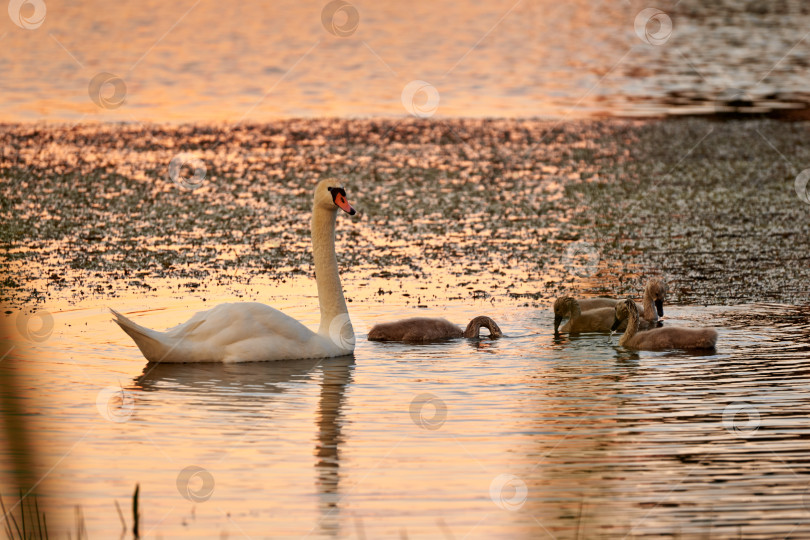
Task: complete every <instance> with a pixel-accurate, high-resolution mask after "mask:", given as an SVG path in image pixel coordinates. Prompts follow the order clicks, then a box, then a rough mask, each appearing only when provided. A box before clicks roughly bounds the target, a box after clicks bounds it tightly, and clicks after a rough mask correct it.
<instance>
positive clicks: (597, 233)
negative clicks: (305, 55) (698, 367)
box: [0, 119, 810, 306]
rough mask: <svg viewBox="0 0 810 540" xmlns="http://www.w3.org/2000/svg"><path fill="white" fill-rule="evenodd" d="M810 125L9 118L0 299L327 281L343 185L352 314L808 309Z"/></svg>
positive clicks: (1, 190) (342, 228)
mask: <svg viewBox="0 0 810 540" xmlns="http://www.w3.org/2000/svg"><path fill="white" fill-rule="evenodd" d="M808 126H810V124H807V123H781V122H776V121H770V120H747V121H734V122H726V123H722V122H712V121H709V120H701V119H683V120H668V121H648V122H630V121H618V120H614V121H577V122H566V123H552V122H541V121H513V120H491V121H487V120H448V121H442V120H430V121H415V120H401V121H397V120H390V121H386V120H303V121H284V122H277V123H271V124H262V125H251V126H236V127H235V126H215V125H206V126H180V127H174V126H172V127H166V126H146V127H144V126H140V125H80V126H77V127H53V126H50V127H48V126H32V125H4V126H2V128H1V129H0V132H1V133H2V134H1V135H0V147H1V148H2V156H1V157H0V194H1V196H2V210H3V214H4V216H5V217H4V220H3V226H2V228H0V242H2V272H3V273H2V293H1V294H2V298H3V300H2V301H3V303H4V304H5V305H10V306H19V305H22V304H29V305H31V304H34V303H37V302H47V299H48V297H49V296H51V297H54V296H56V297H58V298H60V299H65V300H70V299H71V298H74V299H80V298H87V297H92V296H98V297H99V298H108V297H115V296H116V295H117V294H119V293H121V292H122V291H124V290H136V291H142V293H143V294H144V295H145V296H149V295H166V294H170V295H180V296H182V295H199V296H203V297H204V296H205V295H206V294H207V293H206V291H207V290H210V289H211V288H217V287H222V286H226V287H227V288H228V290H230V291H233V292H234V294H236V295H239V294H240V293H239V291H240V290H246V287H247V285H248V284H249V283H251V282H252V281H253V280H262V281H263V282H266V281H268V280H269V281H282V280H290V279H296V278H304V277H307V276H311V275H312V270H313V269H312V263H311V258H310V253H309V206H310V200H311V188H312V186H313V185H314V183H315V182H316V181H317V180H318V179H321V178H325V177H330V176H335V177H341V178H344V179H345V182H346V187H347V191H348V193H349V196H350V199H351V200H352V203H353V204H354V205H355V206H356V207H357V208H358V209H359V210H360V215H359V216H358V217H357V218H356V219H353V220H352V219H349V218H348V217H346V216H341V218H340V219H339V225H338V236H339V239H338V246H339V248H338V249H339V253H338V258H339V261H340V265H341V268H342V272H343V275H344V281H345V283H344V284H345V285H346V288H347V290H348V296H349V297H350V298H351V299H352V300H353V301H371V300H375V301H379V300H387V299H393V298H397V299H399V300H403V299H405V301H408V302H413V303H414V304H417V303H420V304H421V303H426V304H434V305H435V304H436V303H441V302H447V301H459V302H461V301H468V300H470V299H487V300H489V301H492V302H508V303H514V304H524V303H528V304H540V303H545V302H546V301H547V300H548V299H550V298H552V297H554V296H556V295H558V294H559V293H561V292H562V291H574V292H576V293H578V294H603V293H609V294H635V293H637V292H638V291H640V290H641V287H642V283H643V281H644V279H645V278H646V277H647V276H650V275H662V276H664V277H665V278H666V279H667V280H668V281H669V283H670V286H671V287H670V288H671V301H673V302H676V303H700V304H703V303H707V304H736V303H741V302H749V301H772V302H784V303H804V302H807V299H808V291H809V290H810V286H808V284H810V240H808V239H809V238H810V234H809V233H810V204H807V203H806V202H803V201H802V199H801V198H800V196H799V194H798V193H797V190H796V189H795V185H794V184H795V182H794V180H795V177H796V175H797V174H798V173H799V172H800V171H801V170H803V169H805V168H807V167H810V147H808V146H807V145H806V141H807V135H808ZM178 156H179V157H178ZM172 160H174V166H176V169H175V168H172V170H171V171H170V164H171V163H172ZM183 163H185V166H184V167H183V166H182V165H183ZM363 284H365V285H366V286H362V285H363ZM370 284H371V285H373V286H371V285H370ZM419 287H425V288H424V289H420V288H419ZM419 291H424V293H423V294H420V292H419ZM248 296H249V295H248ZM416 297H418V298H416Z"/></svg>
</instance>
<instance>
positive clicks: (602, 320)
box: [554, 296, 658, 335]
mask: <svg viewBox="0 0 810 540" xmlns="http://www.w3.org/2000/svg"><path fill="white" fill-rule="evenodd" d="M614 313H615V310H614V308H612V307H601V308H597V309H590V310H588V311H583V310H582V308H581V301H578V300H576V299H575V298H573V297H571V296H561V297H560V298H557V300H555V301H554V334H555V335H556V334H559V333H560V332H568V333H570V334H578V333H582V332H610V328H611V326H612V325H613V321H614V319H615V317H614ZM564 319H568V321H567V322H566V323H565V324H564V325H563V326H562V328H560V323H562V321H563V320H564ZM640 324H641V325H642V327H643V328H645V329H646V328H652V327H653V326H655V325H656V324H658V322H657V320H656V322H654V323H651V322H648V321H646V320H644V319H642V320H641V322H640ZM625 326H626V323H625V324H624V325H622V326H621V328H620V329H621V330H624V328H625Z"/></svg>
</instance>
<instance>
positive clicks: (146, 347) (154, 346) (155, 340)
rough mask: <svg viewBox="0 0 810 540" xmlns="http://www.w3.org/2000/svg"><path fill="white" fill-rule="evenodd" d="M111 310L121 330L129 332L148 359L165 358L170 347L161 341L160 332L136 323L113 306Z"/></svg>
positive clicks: (153, 360) (156, 360)
mask: <svg viewBox="0 0 810 540" xmlns="http://www.w3.org/2000/svg"><path fill="white" fill-rule="evenodd" d="M110 311H111V312H112V314H113V315H115V319H113V320H114V321H115V322H116V324H118V326H120V327H121V330H123V331H124V332H126V333H127V334H129V337H131V338H132V340H133V341H134V342H135V345H137V346H138V348H139V349H140V350H141V352H142V353H143V355H144V357H146V359H147V360H149V361H150V362H159V361H160V360H162V359H163V357H164V356H165V355H166V353H167V350H168V348H167V347H166V345H164V344H163V343H162V342H161V341H160V339H159V336H160V334H161V333H160V332H156V331H155V330H150V329H149V328H145V327H143V326H141V325H140V324H136V323H134V322H132V321H131V320H129V319H127V318H126V317H124V316H123V315H121V314H120V313H118V312H117V311H115V310H114V309H112V308H110Z"/></svg>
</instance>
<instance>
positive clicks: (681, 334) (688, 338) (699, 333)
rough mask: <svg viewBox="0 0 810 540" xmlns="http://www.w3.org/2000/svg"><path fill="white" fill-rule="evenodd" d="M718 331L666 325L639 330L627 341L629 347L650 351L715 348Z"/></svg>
mask: <svg viewBox="0 0 810 540" xmlns="http://www.w3.org/2000/svg"><path fill="white" fill-rule="evenodd" d="M716 344H717V331H716V330H715V329H713V328H680V327H675V326H665V327H663V328H654V329H653V330H648V331H646V332H639V333H638V334H636V335H635V336H633V337H632V338H631V339H630V340H629V342H628V343H627V345H626V346H627V347H630V348H633V349H642V350H648V351H663V350H666V349H714V348H715V345H716Z"/></svg>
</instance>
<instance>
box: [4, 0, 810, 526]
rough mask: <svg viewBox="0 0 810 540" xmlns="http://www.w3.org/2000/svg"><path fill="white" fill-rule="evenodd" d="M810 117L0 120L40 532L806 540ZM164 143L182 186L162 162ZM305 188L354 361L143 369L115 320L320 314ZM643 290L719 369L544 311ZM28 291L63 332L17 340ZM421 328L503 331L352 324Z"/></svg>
mask: <svg viewBox="0 0 810 540" xmlns="http://www.w3.org/2000/svg"><path fill="white" fill-rule="evenodd" d="M49 5H50V4H49ZM807 134H808V129H807V124H806V123H803V122H794V123H784V122H777V121H772V120H767V121H763V120H751V121H739V122H726V123H720V122H714V121H708V120H705V119H679V120H667V121H649V122H640V121H633V122H630V121H624V120H622V121H619V120H612V121H590V120H588V121H578V122H567V123H564V124H562V125H561V124H560V123H544V122H532V121H510V120H496V121H478V120H469V121H463V120H440V121H436V120H435V119H433V120H429V121H383V120H373V121H365V120H364V121H343V120H307V121H289V122H278V123H273V124H272V125H259V124H255V125H251V126H243V127H242V128H240V129H235V128H232V127H221V126H219V127H218V126H211V125H201V126H193V127H190V126H179V127H165V126H149V127H143V126H135V125H129V126H114V125H107V124H100V125H99V124H95V125H83V126H79V127H77V128H58V127H50V128H44V127H41V126H29V125H20V126H8V128H7V129H6V130H4V131H3V132H1V133H0V140H2V147H3V148H4V152H3V153H2V154H0V199H2V201H3V209H4V211H5V212H6V214H5V215H6V216H7V218H8V220H7V221H6V222H5V223H4V226H3V227H0V245H2V247H3V257H2V259H0V263H1V264H2V269H3V281H2V282H0V298H2V302H3V304H4V307H6V309H7V313H6V314H5V315H0V322H2V323H4V325H6V326H8V325H10V326H11V327H12V330H11V331H9V333H8V335H10V336H11V337H12V339H14V340H15V341H16V345H15V349H14V351H13V353H12V354H11V355H10V356H8V357H5V358H4V359H2V361H0V377H3V376H5V375H7V374H8V373H11V372H12V370H13V372H16V373H18V374H19V377H20V379H21V380H20V384H21V387H22V388H23V391H24V400H23V403H22V406H21V412H20V414H17V415H15V416H13V417H12V419H18V420H19V419H22V421H24V423H25V425H26V426H27V427H29V428H30V430H31V432H32V433H33V435H34V437H35V440H36V450H37V456H38V463H37V465H38V467H37V470H36V471H35V474H34V475H33V477H34V479H39V478H43V477H44V480H43V482H42V483H41V484H39V486H38V487H37V492H38V493H40V494H41V496H42V499H41V500H42V502H43V503H47V504H48V522H49V523H50V524H51V525H52V527H51V532H52V534H51V537H52V538H53V537H54V536H57V535H59V536H60V537H61V538H65V537H66V536H67V535H66V534H65V532H66V530H67V528H69V527H71V524H72V523H73V522H74V512H75V508H76V507H79V508H80V511H81V514H82V515H83V516H84V519H85V520H86V523H87V529H88V532H89V537H90V538H92V539H102V538H110V537H117V536H118V535H119V532H120V529H121V526H120V523H119V517H118V513H117V511H116V509H115V501H118V502H119V504H120V505H121V506H122V507H123V509H124V512H125V514H126V518H127V521H128V522H129V523H131V519H130V518H129V510H128V508H129V497H130V496H131V494H132V490H133V488H134V486H135V484H136V483H139V484H140V486H141V506H142V508H141V513H142V519H143V522H142V527H141V531H142V533H143V536H144V537H145V538H166V539H170V538H182V537H186V538H223V537H227V538H240V537H249V538H268V537H289V538H300V537H307V536H309V537H316V538H317V537H326V536H339V537H357V538H402V537H407V538H437V537H438V538H465V537H466V538H493V537H495V538H498V537H501V538H515V537H519V538H538V537H543V536H544V535H546V536H553V537H556V538H577V537H579V538H593V537H612V538H624V537H627V536H650V537H660V536H663V535H669V536H675V537H677V536H680V537H707V538H708V537H740V536H742V537H760V538H772V537H790V536H793V537H803V536H810V530H808V528H809V524H810V521H808V520H809V519H810V508H808V506H810V503H808V498H809V497H810V495H808V488H810V471H809V470H808V455H809V454H808V445H807V439H808V430H810V422H809V421H808V418H810V402H809V401H808V399H807V394H808V389H810V387H809V386H808V382H809V381H808V380H809V379H810V376H808V369H807V359H808V357H810V345H808V343H810V339H808V338H810V315H809V314H808V298H810V292H809V291H808V283H810V264H809V261H808V256H809V255H808V254H810V247H808V246H810V244H808V242H810V219H808V216H810V214H808V208H810V207H808V204H807V198H806V196H803V195H806V194H803V193H801V191H800V190H798V191H797V189H796V183H795V178H796V175H797V173H798V171H800V170H802V169H803V168H805V167H806V164H807V163H810V148H808V146H807V145H806V144H805V142H806V140H807ZM181 151H186V152H195V155H197V156H200V157H199V159H201V160H202V161H203V162H204V164H205V167H206V169H207V175H206V176H205V178H204V179H202V181H201V183H199V184H197V185H188V183H187V182H185V180H183V181H181V180H179V179H177V178H175V179H174V180H172V179H171V178H170V175H169V174H168V173H167V167H168V166H169V164H170V163H171V161H172V160H173V159H174V158H175V157H176V155H177V153H178V152H181ZM325 176H338V177H341V178H344V179H345V180H346V188H347V193H348V194H349V197H350V200H351V201H352V202H353V203H354V204H355V206H356V207H357V208H358V209H359V210H360V214H358V215H357V216H355V217H354V218H349V217H347V216H341V219H340V220H339V223H338V244H337V245H338V259H339V261H340V266H341V271H342V276H343V284H344V287H345V289H346V293H347V299H348V300H349V302H350V303H349V306H350V310H351V312H352V317H353V321H354V323H355V328H356V329H357V331H358V338H359V341H358V347H357V351H356V354H355V356H354V358H352V359H335V360H330V361H326V362H309V361H307V362H292V363H268V364H255V365H239V366H228V367H225V366H214V365H212V366H158V367H156V368H154V369H151V368H150V367H149V366H146V364H145V362H144V360H143V359H142V358H141V356H140V354H139V352H138V350H137V349H136V348H135V346H134V345H133V343H132V342H131V341H130V340H129V338H128V337H127V336H126V335H125V334H123V332H121V331H120V330H119V329H118V328H117V327H116V326H115V325H114V324H113V323H112V322H111V321H110V316H109V314H107V313H105V308H106V307H107V306H111V307H115V308H117V309H120V310H121V311H123V312H125V313H127V314H129V315H131V316H132V317H133V318H135V319H136V320H137V321H138V322H141V323H142V324H145V325H148V326H152V327H155V328H167V327H170V326H172V325H174V324H176V323H178V322H180V321H184V320H186V319H187V318H188V317H189V316H190V315H191V314H192V313H193V312H196V311H198V310H202V309H206V308H208V307H210V306H212V305H214V304H216V303H219V302H224V301H233V300H256V301H261V302H267V303H269V304H271V305H274V306H276V307H280V308H283V309H284V310H285V311H286V312H287V313H289V314H290V315H292V316H295V317H297V318H299V319H300V320H302V321H304V322H305V323H307V324H309V325H315V324H316V323H317V314H316V311H315V307H316V306H317V300H316V298H315V287H314V282H313V281H312V280H311V274H312V268H311V255H310V242H309V232H308V227H307V225H308V220H309V217H310V207H311V189H312V186H313V185H314V184H315V182H316V181H317V180H318V179H320V178H323V177H325ZM577 253H579V256H577ZM650 276H663V277H664V278H665V279H666V280H667V282H668V283H669V285H670V301H671V305H669V306H668V307H667V316H668V317H669V318H670V319H669V321H668V322H667V324H684V325H710V326H714V327H717V328H718V330H719V333H720V342H719V347H718V349H717V351H716V353H715V354H710V355H687V354H681V353H640V354H632V353H629V352H627V351H623V350H621V349H618V348H616V346H615V343H616V341H617V338H616V337H614V338H613V342H614V345H611V344H610V343H608V338H607V336H602V335H600V336H581V337H578V338H571V339H568V338H566V339H563V340H555V339H554V338H553V337H552V335H551V333H550V332H551V327H552V317H551V313H550V312H549V310H548V306H549V305H550V303H551V299H552V298H553V297H554V296H556V295H558V294H561V293H563V292H573V293H575V294H577V295H595V294H600V293H611V294H621V295H628V294H638V292H639V291H640V290H641V288H642V287H643V283H644V280H645V279H646V278H647V277H650ZM704 305H709V306H712V307H708V308H707V307H699V306H704ZM417 306H426V307H425V308H424V309H419V308H418V307H417ZM33 308H38V309H40V310H46V311H48V312H50V313H52V314H53V317H54V324H53V333H52V334H51V335H50V336H47V337H48V339H45V340H43V341H35V342H31V341H26V340H25V339H21V338H20V336H19V335H18V332H17V331H15V330H13V328H15V327H16V326H15V325H16V323H17V321H18V320H19V318H18V317H19V313H20V312H21V311H22V310H24V309H33ZM414 313H419V314H423V315H442V316H445V317H447V318H449V319H451V320H453V321H454V322H456V323H459V324H464V323H466V322H467V321H468V320H469V319H470V318H471V317H472V316H473V315H479V314H487V315H490V316H492V317H494V318H495V319H496V320H497V321H498V323H499V324H500V325H501V327H502V328H503V329H504V331H505V332H506V334H507V337H506V338H504V339H501V340H498V341H494V342H493V341H488V340H482V341H480V342H470V341H466V340H461V341H457V342H453V343H445V344H438V345H430V346H421V347H415V346H400V345H390V344H389V345H381V344H372V343H368V342H367V341H365V339H364V336H365V333H366V332H367V330H368V328H369V327H370V326H371V325H372V324H374V323H375V322H377V321H379V320H392V319H396V318H400V317H404V316H408V315H411V314H414ZM32 330H36V328H35V327H32ZM33 337H36V335H34V336H33ZM0 350H2V349H0ZM5 380H6V379H5V377H3V378H2V379H0V381H3V382H5ZM122 392H123V393H122ZM6 397H7V394H6V393H5V392H4V393H2V394H0V398H6ZM2 406H3V407H6V406H7V404H6V403H5V402H4V404H3V405H2ZM437 414H438V416H437ZM118 420H120V421H118ZM429 428H435V429H429ZM14 442H15V441H14V440H12V441H4V443H5V444H3V445H2V452H3V453H2V454H0V485H2V486H3V490H2V494H3V497H4V499H5V500H6V501H7V502H8V501H10V500H11V499H12V498H13V495H14V493H13V492H14V490H13V488H11V487H8V486H12V485H13V484H12V483H11V480H12V479H11V475H12V472H15V471H16V472H19V467H15V466H14V465H13V464H12V460H13V459H14V458H15V457H19V456H15V454H14V452H13V443H14ZM189 467H191V469H189ZM178 484H179V487H178ZM57 533H58V534H57ZM75 536H76V535H75V533H74V535H73V537H74V538H75Z"/></svg>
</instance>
